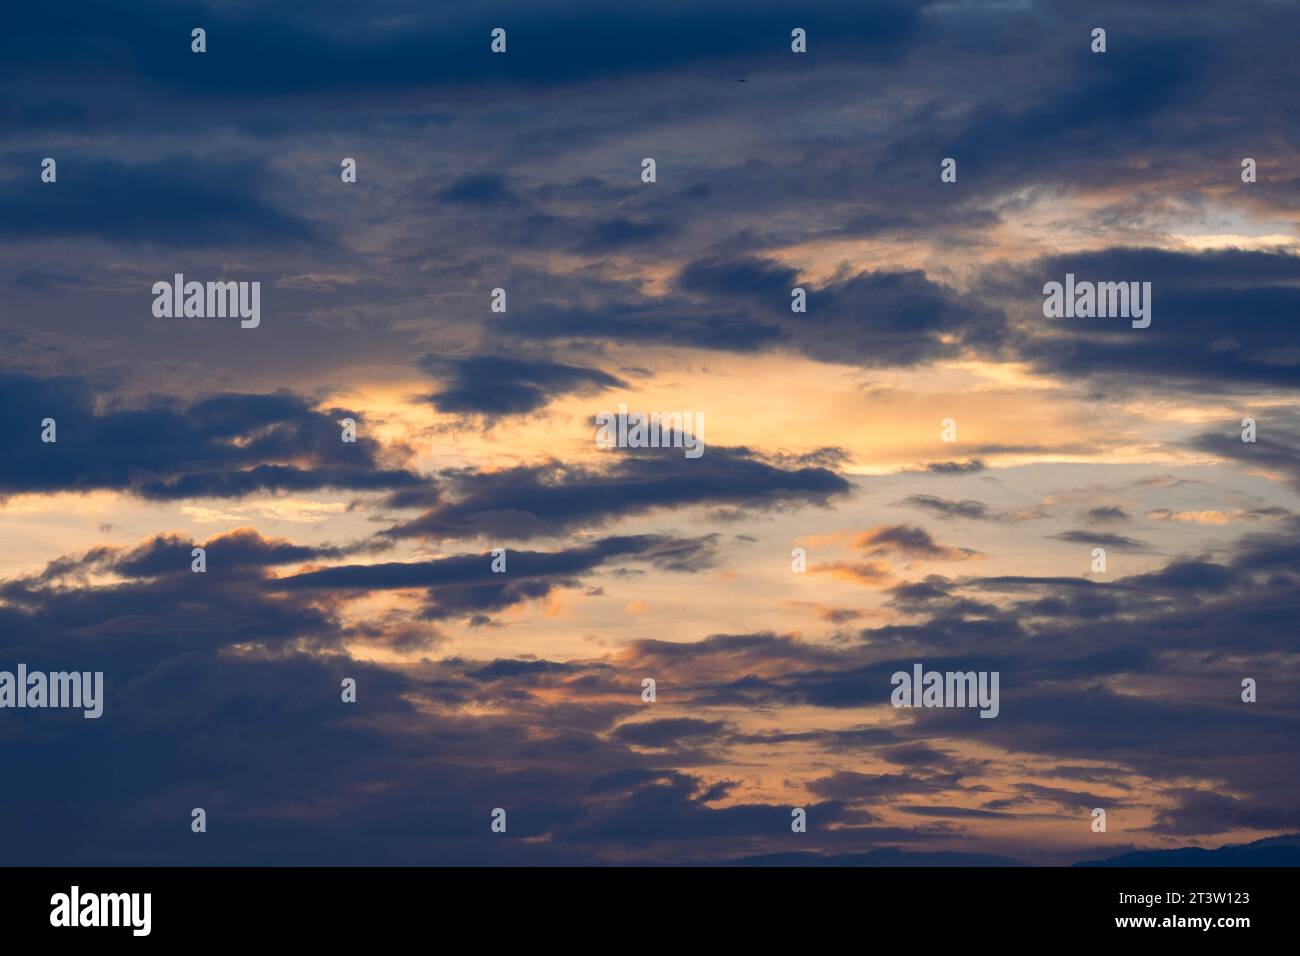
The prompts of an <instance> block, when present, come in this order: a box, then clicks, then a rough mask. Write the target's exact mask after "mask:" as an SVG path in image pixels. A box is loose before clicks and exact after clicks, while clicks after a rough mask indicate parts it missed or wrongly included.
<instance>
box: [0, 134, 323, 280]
mask: <svg viewBox="0 0 1300 956" xmlns="http://www.w3.org/2000/svg"><path fill="white" fill-rule="evenodd" d="M54 158H55V159H57V160H58V161H59V167H58V181H57V182H56V183H43V182H41V179H40V175H39V164H38V163H35V161H34V160H32V159H27V158H25V157H24V161H23V165H25V166H30V167H31V171H29V174H27V175H23V176H11V177H10V178H9V179H8V180H4V181H0V239H10V240H12V239H16V238H19V237H22V238H25V239H28V240H31V239H38V238H39V239H46V238H54V239H58V238H65V237H79V236H88V237H95V238H98V239H104V240H108V241H113V242H122V241H128V242H148V243H156V244H162V245H166V246H167V247H169V248H176V247H182V248H184V247H191V246H224V245H240V246H248V245H257V246H265V245H281V246H282V245H283V244H284V243H286V242H301V241H307V240H320V239H323V237H322V236H320V235H318V232H319V231H318V229H317V228H316V227H315V226H313V225H312V224H311V223H310V222H308V221H307V220H305V219H303V218H301V217H300V216H298V215H295V214H294V213H292V212H289V211H282V210H280V209H278V208H276V206H275V205H274V204H273V203H272V202H271V201H270V200H269V199H268V198H266V197H265V196H264V195H263V194H262V191H261V189H262V185H261V184H263V183H265V182H266V181H267V180H268V179H269V178H270V175H271V174H270V173H269V172H265V173H262V174H261V175H259V176H250V175H248V174H247V171H246V169H244V168H243V167H242V166H239V165H236V164H235V163H233V162H217V161H214V160H203V161H199V160H196V159H193V158H191V157H188V156H167V157H164V158H161V159H156V160H151V161H149V162H139V163H133V164H132V163H123V162H119V161H116V160H109V159H95V158H93V157H84V156H78V155H68V154H64V155H62V156H61V157H60V156H56V157H54ZM34 163H35V164H34ZM158 278H160V279H161V278H163V276H162V275H161V274H160V275H159V276H158ZM168 278H169V279H170V276H168ZM221 278H225V277H224V276H223V277H221ZM37 281H38V283H39V280H37ZM61 284H66V283H61ZM29 285H30V283H29ZM44 285H45V287H46V288H48V285H49V283H48V282H46V283H44ZM39 287H40V285H39V284H38V288H39Z"/></svg>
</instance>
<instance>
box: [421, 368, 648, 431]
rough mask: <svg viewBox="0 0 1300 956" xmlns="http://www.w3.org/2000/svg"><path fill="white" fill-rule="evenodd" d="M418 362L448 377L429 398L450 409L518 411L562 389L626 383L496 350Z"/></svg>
mask: <svg viewBox="0 0 1300 956" xmlns="http://www.w3.org/2000/svg"><path fill="white" fill-rule="evenodd" d="M418 364H419V366H420V368H421V369H422V370H423V371H425V372H426V373H428V374H430V375H433V376H435V377H438V378H445V379H448V381H447V384H446V385H445V386H444V387H443V388H442V389H441V390H440V391H438V392H435V393H434V394H433V395H431V396H430V397H429V401H430V402H432V403H433V405H434V406H435V407H436V408H437V409H438V410H439V411H441V412H449V413H452V414H479V415H485V416H488V417H497V416H501V415H519V414H523V413H525V412H533V411H537V410H538V409H540V408H544V407H545V406H546V405H547V404H549V403H550V402H551V401H552V400H553V399H555V398H557V397H558V396H560V395H566V394H576V395H591V394H594V393H597V392H600V391H602V390H604V389H608V388H623V387H626V385H627V383H626V382H624V381H623V380H622V379H619V378H615V377H614V376H613V375H610V374H608V373H606V372H602V371H600V370H599V369H594V368H580V367H578V366H574V365H564V364H562V363H559V362H548V361H537V360H529V359H518V358H509V357H506V356H500V355H471V356H462V357H454V358H442V357H440V356H436V355H426V356H424V357H423V358H421V359H420V361H419V363H418Z"/></svg>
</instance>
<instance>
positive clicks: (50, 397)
mask: <svg viewBox="0 0 1300 956" xmlns="http://www.w3.org/2000/svg"><path fill="white" fill-rule="evenodd" d="M0 404H3V406H4V407H5V408H6V409H7V410H8V411H9V413H10V414H11V415H12V416H13V418H12V420H13V421H14V422H16V423H17V422H21V423H24V425H23V427H14V428H9V429H5V430H4V432H3V434H0V495H3V494H14V493H19V492H50V491H92V490H95V489H99V488H108V489H113V490H118V491H124V492H129V493H131V494H134V495H137V496H139V497H141V498H146V499H153V500H176V499H183V498H197V497H217V498H238V497H243V496H246V495H251V494H256V493H262V492H273V491H311V490H319V489H324V488H347V489H352V490H357V491H380V490H391V489H394V488H403V487H411V486H414V485H417V484H420V479H419V478H418V476H416V475H415V474H413V473H411V472H408V471H404V470H400V469H393V468H387V467H384V466H383V465H382V464H381V463H380V458H381V451H382V450H381V448H380V446H379V445H378V443H377V442H376V441H375V440H374V439H373V438H369V437H366V436H365V435H364V434H362V435H358V437H357V441H356V442H355V443H352V444H348V443H345V442H343V441H342V440H341V434H342V430H341V426H340V424H339V422H340V421H341V420H342V419H343V418H345V417H353V418H354V420H361V418H362V416H361V415H359V414H358V413H356V412H350V411H348V410H346V409H330V410H329V412H328V413H326V412H321V411H317V410H315V409H313V408H312V406H311V403H309V402H308V401H307V400H306V399H304V398H301V397H299V396H297V395H294V394H292V393H291V392H288V391H281V392H277V393H275V394H270V395H266V394H263V395H240V394H221V395H213V396H210V397H207V398H202V399H199V400H197V401H193V402H191V403H189V404H188V405H185V404H182V403H180V402H178V401H175V400H168V399H156V400H154V401H153V402H151V403H149V404H145V405H139V406H134V407H127V406H118V405H110V406H109V407H107V408H101V407H99V406H100V404H101V403H98V402H97V401H96V395H95V393H94V392H93V391H92V389H91V387H90V384H89V383H88V382H86V381H84V380H82V379H78V378H74V377H63V378H34V377H31V376H25V375H16V374H10V375H0ZM46 418H52V419H54V420H55V423H56V428H57V433H56V437H57V441H55V442H50V443H46V442H42V441H41V431H42V426H41V422H42V421H43V420H44V419H46Z"/></svg>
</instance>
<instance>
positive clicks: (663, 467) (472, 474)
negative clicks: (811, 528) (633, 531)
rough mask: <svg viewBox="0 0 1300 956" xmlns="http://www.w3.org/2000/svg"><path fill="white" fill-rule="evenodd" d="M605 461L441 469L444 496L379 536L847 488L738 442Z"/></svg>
mask: <svg viewBox="0 0 1300 956" xmlns="http://www.w3.org/2000/svg"><path fill="white" fill-rule="evenodd" d="M610 458H611V459H612V460H611V462H610V465H609V466H608V468H606V469H605V470H603V471H592V470H588V469H585V468H581V467H570V466H565V465H561V464H559V463H558V462H557V463H551V464H544V465H526V466H520V467H517V468H509V469H503V470H501V471H495V472H477V471H460V472H449V473H444V475H443V476H442V477H443V479H444V483H445V484H446V485H447V486H448V488H449V496H448V497H447V499H446V500H445V501H443V502H442V503H440V504H438V505H437V506H436V507H434V508H432V509H430V510H428V511H426V512H425V513H424V514H423V515H421V516H420V517H418V518H415V519H413V520H411V521H408V522H405V523H402V524H399V525H398V526H396V527H395V528H393V529H391V530H390V531H388V532H387V534H388V535H389V536H391V537H394V538H408V537H416V536H428V537H432V538H462V537H473V536H476V535H484V534H486V535H493V536H497V537H500V536H505V537H508V538H511V539H515V540H518V539H527V538H532V537H539V536H544V535H552V534H557V533H561V532H564V531H567V530H569V529H572V528H574V527H578V526H588V527H591V526H599V525H601V524H603V523H605V522H607V521H610V520H613V519H614V518H617V517H622V516H625V515H631V514H639V513H644V512H646V511H651V510H654V509H658V508H666V507H686V506H690V505H731V506H737V507H745V508H758V509H765V508H788V507H793V506H796V505H825V504H826V503H827V502H828V501H830V500H831V499H832V498H835V497H838V496H842V495H846V494H847V493H848V492H849V490H850V485H849V483H848V481H846V480H845V479H844V478H842V477H840V476H839V475H838V474H836V473H835V472H833V471H831V470H829V469H827V468H821V467H803V468H790V469H787V468H781V467H778V466H776V465H771V464H768V463H767V462H765V461H763V460H761V459H760V458H758V457H757V456H756V455H754V454H753V453H752V452H751V451H749V450H748V449H745V448H722V447H717V446H709V447H708V448H707V450H706V451H705V453H704V454H703V455H702V456H701V457H699V458H696V459H688V458H685V457H684V456H683V455H682V452H681V449H677V448H662V449H646V450H629V451H622V450H620V451H617V452H611V454H610ZM407 502H410V503H413V504H419V503H420V501H419V496H418V495H415V496H408V495H404V494H401V493H399V494H397V495H394V496H393V498H392V499H391V501H390V503H391V504H392V505H393V506H397V507H400V506H402V505H404V504H406V503H407Z"/></svg>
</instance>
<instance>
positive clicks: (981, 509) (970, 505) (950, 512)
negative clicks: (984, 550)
mask: <svg viewBox="0 0 1300 956" xmlns="http://www.w3.org/2000/svg"><path fill="white" fill-rule="evenodd" d="M904 504H908V505H912V506H913V507H916V508H922V509H924V510H926V511H929V512H930V513H931V514H935V515H938V516H939V517H941V518H973V519H975V520H977V521H984V520H991V519H992V518H993V513H992V512H991V511H990V510H989V506H988V505H986V504H984V502H982V501H974V500H972V499H970V498H967V499H965V500H963V501H950V500H949V499H947V498H937V497H935V496H934V495H908V496H907V498H906V499H905V500H904Z"/></svg>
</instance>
